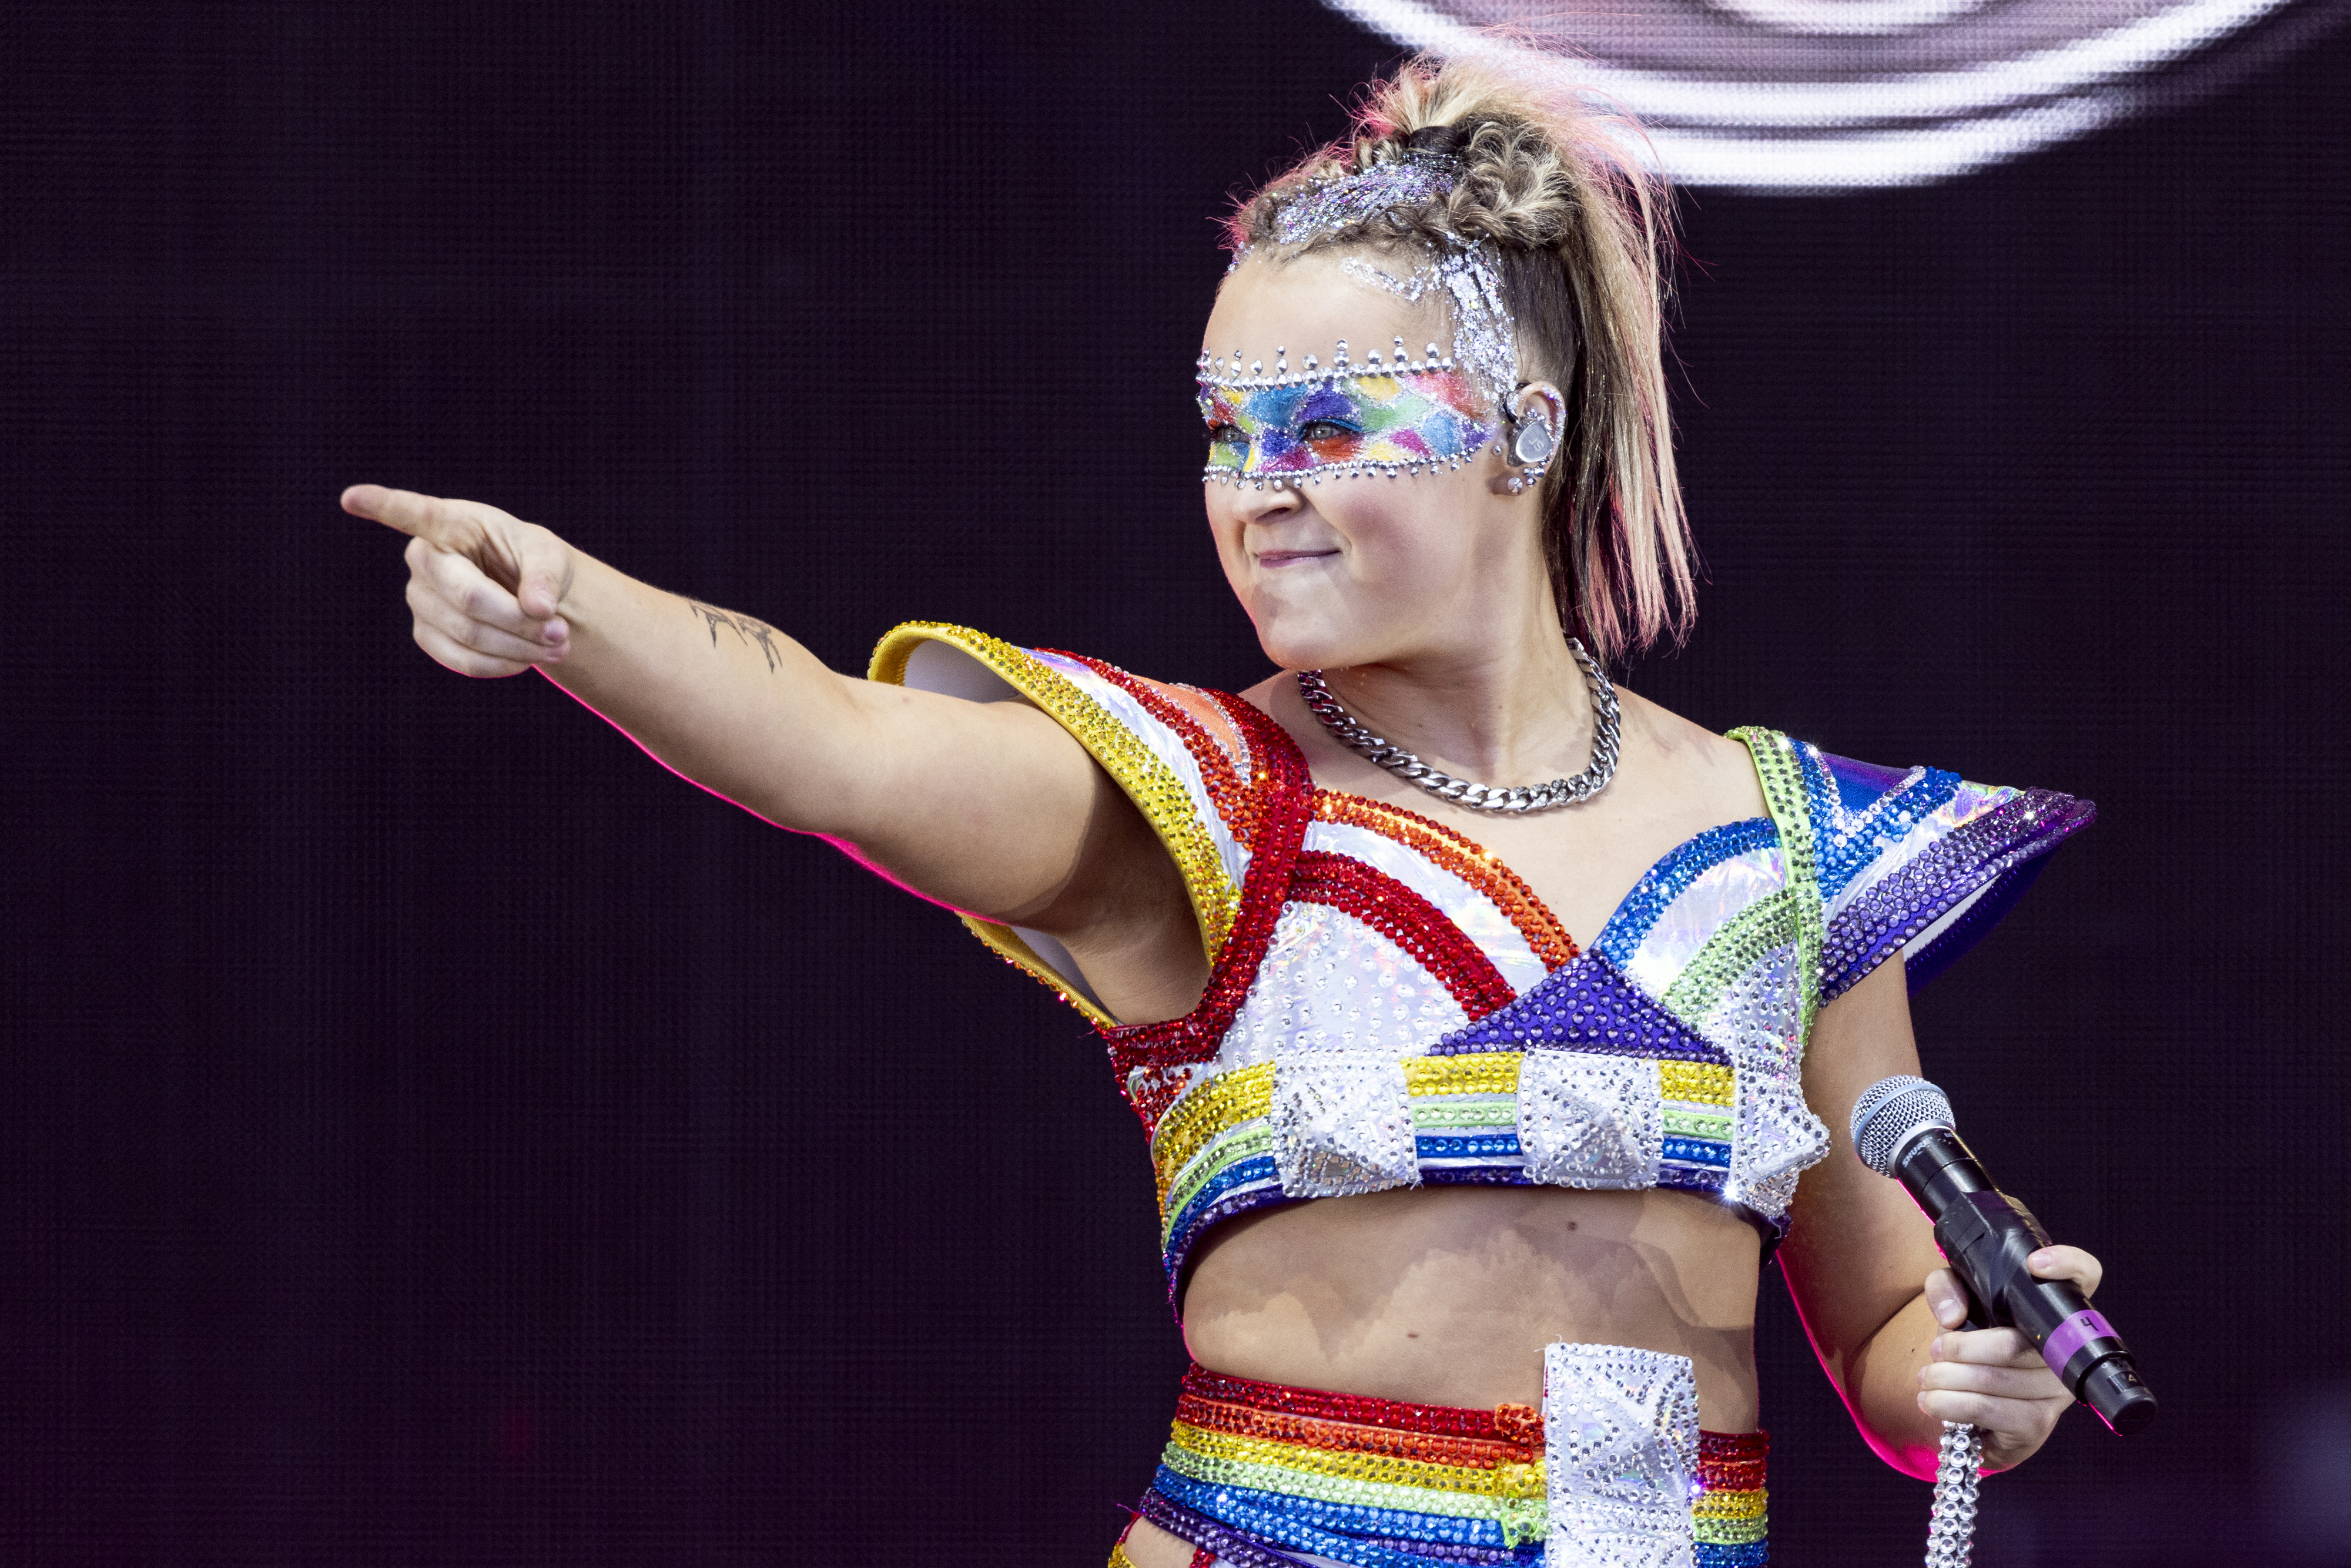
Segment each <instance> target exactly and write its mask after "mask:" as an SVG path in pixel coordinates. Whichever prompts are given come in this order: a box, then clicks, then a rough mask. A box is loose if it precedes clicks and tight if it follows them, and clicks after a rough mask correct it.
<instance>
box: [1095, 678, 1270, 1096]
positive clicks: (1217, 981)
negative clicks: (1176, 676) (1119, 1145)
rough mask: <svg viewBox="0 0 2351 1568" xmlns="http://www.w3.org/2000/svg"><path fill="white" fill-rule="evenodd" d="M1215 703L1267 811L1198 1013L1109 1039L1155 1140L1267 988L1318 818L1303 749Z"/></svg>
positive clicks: (1239, 709) (1257, 719)
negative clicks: (1261, 975)
mask: <svg viewBox="0 0 2351 1568" xmlns="http://www.w3.org/2000/svg"><path fill="white" fill-rule="evenodd" d="M1209 695H1212V696H1214V697H1216V698H1217V700H1218V701H1219V702H1220V703H1221V704H1222V706H1224V708H1225V710H1226V712H1227V713H1228V714H1230V715H1231V716H1232V718H1233V721H1234V723H1235V724H1236V725H1237V726H1238V727H1239V728H1240V731H1241V734H1242V735H1243V736H1244V737H1246V738H1247V739H1248V741H1249V754H1250V755H1251V756H1253V757H1255V758H1258V767H1257V772H1256V774H1255V776H1254V777H1253V778H1252V779H1251V780H1250V793H1251V794H1252V795H1254V796H1255V797H1256V800H1257V803H1258V805H1257V809H1258V813H1259V821H1258V833H1257V842H1256V844H1255V846H1254V847H1253V848H1252V849H1251V851H1250V853H1249V874H1248V875H1247V876H1246V877H1245V878H1243V879H1242V883H1241V901H1240V908H1239V910H1238V912H1237V913H1236V914H1235V915H1234V918H1233V928H1232V933H1231V935H1230V936H1227V937H1226V939H1225V946H1224V951H1223V952H1222V953H1220V954H1219V955H1218V956H1217V962H1216V965H1215V967H1213V968H1211V969H1210V970H1209V972H1208V988H1207V991H1206V992H1204V993H1202V995H1201V998H1200V1000H1199V1001H1198V1003H1197V1004H1196V1005H1195V1006H1194V1007H1193V1009H1192V1010H1191V1011H1190V1012H1188V1013H1186V1014H1185V1015H1184V1016H1183V1017H1182V1018H1179V1019H1168V1020H1167V1021H1165V1023H1146V1024H1133V1025H1127V1026H1123V1027H1119V1026H1113V1027H1111V1028H1106V1029H1102V1037H1103V1039H1104V1040H1106V1041H1107V1042H1108V1044H1109V1046H1110V1060H1111V1065H1112V1067H1113V1068H1114V1069H1115V1070H1116V1071H1117V1072H1118V1080H1119V1087H1120V1089H1121V1090H1122V1091H1123V1092H1124V1093H1125V1094H1126V1098H1127V1103H1129V1104H1130V1105H1133V1106H1134V1113H1135V1114H1136V1115H1137V1116H1139V1117H1141V1118H1142V1119H1143V1126H1144V1132H1145V1133H1148V1132H1150V1131H1151V1130H1152V1129H1154V1128H1155V1127H1157V1126H1158V1124H1159V1118H1160V1117H1161V1116H1162V1115H1163V1114H1165V1112H1166V1110H1167V1107H1168V1106H1170V1105H1172V1104H1174V1103H1175V1097H1176V1096H1177V1095H1179V1094H1181V1093H1182V1092H1184V1089H1185V1086H1186V1084H1187V1083H1189V1082H1190V1081H1191V1080H1190V1077H1189V1075H1188V1074H1186V1073H1184V1072H1182V1071H1177V1070H1179V1069H1181V1068H1183V1067H1186V1066H1187V1065H1189V1064H1191V1063H1194V1062H1202V1061H1214V1060H1216V1055H1217V1047H1218V1046H1219V1045H1221V1044H1222V1043H1223V1042H1224V1038H1225V1034H1226V1031H1228V1030H1230V1029H1231V1028H1232V1027H1233V1015H1234V1014H1235V1013H1236V1012H1238V1011H1239V1010H1240V1005H1241V999H1242V998H1244V997H1246V996H1248V995H1249V987H1250V985H1251V984H1252V983H1254V982H1255V980H1256V979H1257V971H1258V966H1259V965H1260V964H1262V963H1264V962H1265V950H1266V946H1267V945H1268V944H1269V943H1270V942H1271V941H1272V940H1273V924H1274V922H1275V920H1277V919H1278V918H1280V915H1281V906H1282V904H1283V902H1284V901H1285V900H1286V899H1287V898H1288V897H1289V894H1290V872H1291V870H1292V868H1293V867H1294V866H1295V865H1296V863H1297V860H1298V853H1299V846H1300V844H1301V843H1302V842H1303V841H1304V840H1305V838H1306V825H1307V823H1308V821H1310V820H1311V817H1312V810H1313V808H1312V801H1311V787H1310V785H1309V781H1308V779H1309V776H1308V774H1307V770H1306V758H1305V755H1304V754H1303V753H1302V752H1301V751H1300V750H1299V749H1298V746H1297V743H1296V742H1294V741H1292V740H1291V739H1290V737H1289V735H1288V734H1286V733H1285V732H1284V731H1283V730H1282V727H1280V725H1278V724H1276V723H1274V722H1273V720H1271V719H1270V718H1268V717H1266V716H1264V715H1263V714H1261V713H1259V712H1258V711H1257V710H1256V709H1255V708H1253V707H1251V706H1249V704H1247V703H1245V702H1242V701H1241V700H1240V699H1238V697H1228V696H1226V695H1225V694H1223V693H1221V692H1214V693H1211V694H1209ZM1097 1027H1098V1028H1099V1027H1100V1026H1097Z"/></svg>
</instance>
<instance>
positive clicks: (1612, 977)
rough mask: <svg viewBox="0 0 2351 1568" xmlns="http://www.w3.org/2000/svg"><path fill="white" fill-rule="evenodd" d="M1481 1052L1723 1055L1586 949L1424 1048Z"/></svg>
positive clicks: (1723, 1059) (1720, 1058)
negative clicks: (1521, 993)
mask: <svg viewBox="0 0 2351 1568" xmlns="http://www.w3.org/2000/svg"><path fill="white" fill-rule="evenodd" d="M1476 1051H1600V1052H1604V1053H1605V1054H1607V1055H1610V1056H1647V1057H1664V1058H1670V1059H1673V1060H1676V1061H1711V1062H1715V1063H1718V1064H1721V1065H1728V1064H1729V1060H1730V1059H1729V1057H1727V1056H1725V1055H1723V1053H1722V1052H1721V1051H1719V1050H1717V1049H1716V1048H1715V1047H1713V1046H1711V1045H1708V1043H1707V1042H1706V1040H1704V1039H1703V1038H1701V1037H1700V1036H1699V1035H1698V1033H1697V1032H1696V1031H1695V1030H1692V1029H1691V1028H1690V1027H1689V1026H1688V1025H1687V1024H1686V1023H1684V1022H1682V1021H1681V1019H1677V1018H1676V1017H1674V1015H1673V1014H1671V1013H1669V1012H1667V1010H1666V1009H1663V1008H1661V1007H1659V1006H1658V1005H1657V1004H1656V1002H1655V1001H1653V1000H1651V999H1650V998H1649V995H1648V993H1647V992H1646V991H1644V990H1642V989H1641V988H1640V987H1638V986H1636V985H1635V984H1634V983H1633V982H1632V981H1631V980H1629V979H1627V978H1626V977H1625V972H1624V971H1623V970H1622V969H1619V968H1618V967H1616V966H1615V965H1614V964H1612V963H1610V962H1609V961H1608V960H1607V959H1606V958H1604V957H1603V956H1600V955H1599V954H1597V953H1590V952H1587V953H1583V954H1580V955H1579V956H1577V957H1576V958H1575V959H1574V961H1573V962H1572V963H1570V964H1568V965H1567V966H1566V967H1564V968H1559V969H1554V970H1552V972H1551V973H1550V974H1548V975H1546V976H1544V977H1543V978H1542V979H1541V982H1540V983H1538V984H1537V985H1536V986H1535V987H1534V988H1533V989H1532V990H1530V991H1528V992H1527V993H1526V995H1524V996H1522V997H1520V998H1519V999H1518V1000H1517V1001H1514V1002H1512V1003H1511V1004H1510V1006H1509V1007H1506V1008H1504V1009H1501V1010H1500V1011H1499V1012H1491V1013H1488V1014H1487V1015H1486V1016H1485V1017H1484V1018H1481V1019H1479V1020H1478V1021H1477V1022H1475V1023H1473V1024H1469V1025H1468V1026H1466V1027H1464V1028H1461V1029H1458V1030H1454V1031H1453V1032H1452V1033H1451V1034H1448V1035H1447V1036H1446V1037H1445V1038H1444V1039H1442V1040H1438V1041H1437V1043H1436V1044H1435V1045H1433V1046H1431V1047H1429V1054H1430V1055H1432V1056H1460V1055H1466V1054H1469V1053H1472V1052H1476Z"/></svg>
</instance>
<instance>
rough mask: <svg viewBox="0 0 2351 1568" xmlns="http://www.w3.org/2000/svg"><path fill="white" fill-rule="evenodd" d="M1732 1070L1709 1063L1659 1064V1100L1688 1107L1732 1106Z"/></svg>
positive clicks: (1673, 1062)
mask: <svg viewBox="0 0 2351 1568" xmlns="http://www.w3.org/2000/svg"><path fill="white" fill-rule="evenodd" d="M1730 1091H1731V1083H1730V1069H1729V1068H1728V1067H1717V1066H1715V1065H1713V1064H1712V1063H1710V1062H1705V1061H1660V1062H1658V1063H1657V1097H1658V1098H1659V1099H1661V1100H1678V1101H1681V1102H1682V1103H1684V1104H1688V1105H1728V1104H1729V1103H1731V1092H1730Z"/></svg>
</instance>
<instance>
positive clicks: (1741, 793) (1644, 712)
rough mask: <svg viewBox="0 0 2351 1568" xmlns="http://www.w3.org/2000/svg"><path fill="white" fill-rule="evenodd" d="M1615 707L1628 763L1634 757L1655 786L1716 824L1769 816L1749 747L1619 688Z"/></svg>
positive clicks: (1643, 697) (1621, 687)
mask: <svg viewBox="0 0 2351 1568" xmlns="http://www.w3.org/2000/svg"><path fill="white" fill-rule="evenodd" d="M1616 702H1617V706H1618V707H1619V708H1620V709H1621V710H1622V711H1623V714H1624V730H1625V750H1626V753H1627V760H1630V759H1631V757H1632V755H1633V754H1635V752H1636V751H1637V753H1638V754H1639V755H1640V757H1641V758H1642V761H1643V763H1644V764H1645V766H1643V767H1642V769H1641V771H1642V772H1643V773H1645V774H1647V775H1649V776H1650V778H1651V779H1654V780H1655V781H1656V783H1657V784H1659V785H1662V786H1663V787H1665V788H1666V789H1670V790H1671V791H1672V792H1673V793H1675V794H1676V795H1678V796H1682V797H1684V798H1685V799H1688V800H1691V801H1692V802H1693V803H1694V804H1695V803H1697V802H1698V801H1701V800H1702V801H1704V802H1705V804H1706V806H1707V808H1708V810H1710V811H1711V812H1712V813H1713V818H1714V820H1715V821H1724V822H1729V821H1738V820H1740V819H1741V818H1744V817H1761V816H1765V815H1768V814H1769V812H1768V810H1767V808H1766V806H1765V804H1764V800H1763V786H1762V784H1761V782H1760V781H1759V780H1758V779H1756V777H1755V763H1754V759H1753V758H1750V757H1749V756H1748V753H1747V747H1744V746H1741V745H1740V743H1739V742H1737V741H1735V740H1733V739H1731V738H1730V737H1729V736H1724V735H1717V734H1716V733H1715V732H1714V731H1712V730H1710V729H1708V728H1707V727H1705V726H1704V725H1701V724H1697V723H1694V722H1692V721H1691V720H1689V719H1687V718H1684V717H1683V716H1681V715H1679V714H1677V713H1675V712H1672V711H1671V710H1670V709H1667V708H1663V707H1660V706H1657V705H1656V703H1653V702H1651V701H1650V700H1649V699H1648V698H1646V697H1645V696H1642V695H1639V694H1638V693H1637V692H1632V691H1627V690H1626V689H1625V687H1623V686H1618V687H1617V688H1616Z"/></svg>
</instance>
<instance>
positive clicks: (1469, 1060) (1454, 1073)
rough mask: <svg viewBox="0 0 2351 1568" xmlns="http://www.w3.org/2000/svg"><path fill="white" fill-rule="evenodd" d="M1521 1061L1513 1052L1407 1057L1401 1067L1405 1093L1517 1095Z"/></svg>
mask: <svg viewBox="0 0 2351 1568" xmlns="http://www.w3.org/2000/svg"><path fill="white" fill-rule="evenodd" d="M1520 1060H1521V1058H1520V1053H1519V1052H1517V1051H1479V1052H1475V1053H1472V1054H1468V1055H1464V1056H1415V1057H1409V1058H1407V1059H1405V1064H1404V1090H1405V1093H1407V1094H1516V1093H1517V1092H1519V1062H1520Z"/></svg>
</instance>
